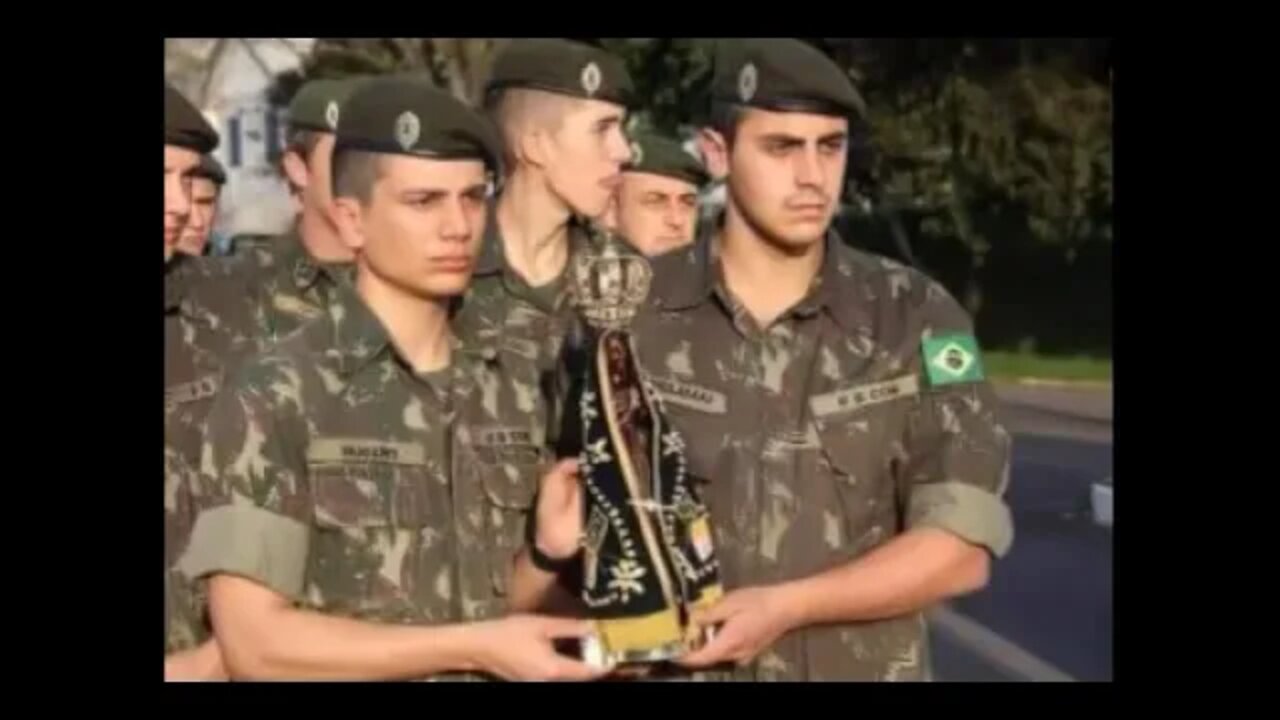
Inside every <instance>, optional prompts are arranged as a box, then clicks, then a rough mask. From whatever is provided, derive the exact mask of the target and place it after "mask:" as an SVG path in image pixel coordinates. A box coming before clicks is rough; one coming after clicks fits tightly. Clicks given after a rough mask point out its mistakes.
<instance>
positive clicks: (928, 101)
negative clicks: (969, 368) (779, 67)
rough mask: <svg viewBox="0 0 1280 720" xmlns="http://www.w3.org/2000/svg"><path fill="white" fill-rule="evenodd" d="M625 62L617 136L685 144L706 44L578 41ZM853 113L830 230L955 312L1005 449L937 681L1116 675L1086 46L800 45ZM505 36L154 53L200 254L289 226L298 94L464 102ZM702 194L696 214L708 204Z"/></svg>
mask: <svg viewBox="0 0 1280 720" xmlns="http://www.w3.org/2000/svg"><path fill="white" fill-rule="evenodd" d="M574 39H576V40H580V41H585V42H590V43H593V44H597V45H600V46H602V47H605V48H607V49H609V50H611V51H613V52H615V53H617V54H618V55H620V56H621V57H623V58H624V59H625V61H626V62H627V64H628V66H629V68H630V70H631V74H632V77H633V79H634V81H635V84H636V99H637V104H636V107H635V112H634V115H633V116H632V118H631V119H630V121H629V124H630V125H631V127H632V128H636V127H640V126H647V127H653V128H656V129H659V130H662V131H665V132H666V133H669V134H671V135H674V136H678V137H681V138H683V139H685V140H691V138H692V133H693V130H694V128H695V127H696V126H697V124H698V123H699V122H700V121H701V120H702V119H703V113H704V112H705V109H706V106H707V87H708V84H709V81H710V69H711V58H712V43H713V41H712V40H710V39H697V38H693V39H671V38H574ZM804 40H806V41H807V42H810V43H812V44H813V45H814V46H816V47H818V48H819V49H821V50H822V51H824V52H825V53H827V54H828V55H829V56H830V57H832V58H833V59H834V60H836V61H837V62H838V63H839V64H840V65H841V66H843V67H845V68H847V70H848V72H849V74H850V77H851V78H852V79H853V81H854V83H855V85H856V86H857V87H858V89H859V90H860V91H861V92H862V94H863V96H864V98H865V99H866V101H867V105H868V109H869V112H868V118H867V120H866V122H865V123H864V125H863V126H862V127H860V128H858V129H857V131H856V133H855V141H854V142H852V143H851V148H850V153H851V154H850V166H849V173H848V180H847V185H846V188H845V195H844V203H843V207H842V210H841V212H840V215H839V217H838V219H837V226H838V228H839V230H840V231H841V233H842V235H843V237H844V238H845V240H846V241H847V242H849V243H850V244H852V245H854V246H856V247H859V248H862V249H866V250H869V251H871V252H876V253H880V254H883V255H886V256H889V257H892V258H894V259H896V260H899V261H901V262H904V263H907V264H910V265H913V266H915V267H917V268H919V269H921V270H922V271H924V272H926V273H927V274H929V275H930V276H932V277H933V278H935V279H937V280H938V281H940V282H942V283H943V284H944V285H946V286H947V287H948V288H949V289H950V290H951V292H952V293H953V294H954V295H955V296H956V297H957V299H959V300H960V301H961V302H962V303H963V304H964V305H965V307H966V308H967V309H968V310H969V311H970V312H971V313H972V314H973V316H974V318H975V320H976V323H977V328H978V335H979V340H980V341H981V343H982V345H983V347H984V350H985V355H984V359H985V362H986V366H987V372H988V375H990V376H991V377H993V378H994V379H995V380H996V382H997V387H998V389H999V392H1000V395H1001V397H1002V399H1003V400H1004V402H1005V409H1006V416H1007V419H1008V422H1009V424H1010V426H1011V429H1012V430H1013V432H1014V434H1015V449H1014V475H1013V481H1012V484H1011V488H1010V492H1009V499H1010V502H1011V503H1012V505H1013V508H1014V516H1015V522H1016V524H1017V525H1016V532H1017V538H1016V540H1015V544H1014V549H1013V551H1012V553H1011V554H1010V556H1009V557H1008V558H1007V559H1006V560H1004V561H1002V562H1000V563H998V564H997V565H996V566H995V574H994V577H993V579H992V583H991V585H990V587H988V588H987V589H986V590H984V591H983V592H981V593H978V594H976V595H974V596H972V597H969V598H965V599H963V600H960V601H958V602H955V603H952V604H951V605H950V606H949V607H944V608H939V609H938V611H937V612H935V613H934V615H933V620H934V622H933V627H934V634H933V638H934V639H933V645H934V653H935V660H936V663H935V664H936V666H937V669H938V675H939V676H940V679H942V680H956V681H981V680H1031V681H1044V680H1086V681H1087V680H1110V679H1111V676H1112V660H1111V650H1112V639H1111V638H1112V628H1113V625H1112V608H1111V591H1112V582H1111V577H1112V576H1111V567H1112V565H1111V549H1112V544H1111V528H1112V526H1113V520H1112V514H1111V502H1112V500H1111V498H1112V493H1113V487H1114V483H1113V478H1112V472H1111V447H1112V431H1111V418H1112V392H1111V343H1112V322H1111V320H1112V298H1111V288H1112V266H1111V262H1112V243H1113V232H1112V202H1113V191H1112V173H1113V170H1112V168H1113V161H1112V77H1113V73H1112V63H1111V41H1110V40H1109V39H1098V38H1067V39H1045V38H1035V39H1028V38H1003V39H974V38H944V39H930V38H804ZM504 42H506V40H505V39H503V38H461V39H460V38H382V39H351V38H255V39H235V38H232V39H226V38H222V39H214V38H204V39H169V40H166V41H165V76H166V79H167V80H169V81H170V82H172V83H174V84H175V86H176V87H177V88H178V89H179V90H181V91H182V92H183V93H184V94H186V95H187V97H189V98H192V99H193V100H194V101H195V102H196V103H197V104H198V105H199V106H200V107H201V108H202V109H203V110H204V112H205V113H206V114H207V115H208V117H209V119H210V120H211V121H212V122H213V123H214V124H215V126H216V127H217V128H218V129H219V131H220V132H221V133H222V136H223V138H224V140H223V142H222V144H221V145H220V146H219V148H218V150H217V153H216V154H217V156H218V159H219V160H221V161H222V163H223V165H224V166H225V167H226V168H227V171H228V172H227V174H228V182H227V184H226V187H225V189H224V190H223V194H222V198H221V200H220V202H219V203H218V211H217V220H216V224H215V233H214V240H213V243H212V246H213V252H217V251H218V248H220V247H225V242H226V240H227V239H228V238H230V237H233V236H235V235H239V234H245V233H249V234H257V233H275V232H281V231H283V230H285V229H286V228H287V227H288V225H289V224H290V222H291V220H292V216H293V208H292V206H291V204H290V200H289V197H288V192H287V189H286V187H285V185H284V183H283V180H282V179H281V177H280V175H279V172H278V170H277V160H278V157H279V154H280V152H281V150H282V148H283V146H284V131H285V123H284V120H285V117H284V107H285V106H286V105H287V104H288V102H289V100H290V98H292V96H293V93H294V92H296V90H297V88H298V87H299V86H300V84H301V83H302V82H303V81H304V80H305V79H311V78H320V77H341V76H345V75H351V74H368V73H384V72H392V71H396V72H399V71H414V72H419V73H421V74H422V75H423V76H424V77H426V78H429V79H430V80H431V81H432V82H434V83H435V84H436V85H437V86H439V87H442V88H447V89H449V90H450V91H451V92H453V93H454V94H455V95H456V96H458V97H460V98H462V99H464V100H467V101H469V102H473V103H474V102H476V101H477V100H478V98H479V93H480V91H481V89H482V87H483V84H484V81H485V79H486V77H487V74H488V70H489V65H490V63H491V61H492V59H493V57H494V55H495V54H496V52H497V51H498V50H499V49H500V48H501V47H502V45H503V43H504ZM721 198H722V195H721V193H720V191H719V188H712V189H710V190H709V191H708V193H707V196H706V197H705V198H704V199H703V200H704V212H705V213H706V214H711V213H713V212H715V209H716V207H717V206H718V204H719V203H720V202H721V201H722V199H721Z"/></svg>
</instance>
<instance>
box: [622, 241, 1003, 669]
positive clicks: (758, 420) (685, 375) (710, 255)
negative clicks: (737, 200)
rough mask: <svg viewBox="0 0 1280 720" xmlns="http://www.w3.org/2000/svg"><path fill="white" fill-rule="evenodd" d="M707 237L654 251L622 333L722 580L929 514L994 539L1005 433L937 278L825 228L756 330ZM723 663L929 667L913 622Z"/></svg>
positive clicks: (819, 631)
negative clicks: (695, 493) (642, 300)
mask: <svg viewBox="0 0 1280 720" xmlns="http://www.w3.org/2000/svg"><path fill="white" fill-rule="evenodd" d="M715 246H716V244H715V241H713V240H712V239H711V237H710V236H706V237H704V238H702V239H700V240H699V242H697V243H695V244H694V245H693V246H690V247H689V248H683V249H680V250H676V251H673V252H671V253H668V254H666V255H663V256H660V257H659V258H656V259H655V260H654V261H653V263H654V265H653V267H654V281H653V288H652V291H651V293H650V298H649V303H648V304H647V305H646V307H645V309H644V310H643V311H642V312H641V314H640V315H639V316H638V317H637V318H636V321H635V324H634V327H633V330H634V333H635V342H636V347H637V351H638V354H639V359H640V364H641V365H642V367H643V368H644V371H645V372H646V375H647V376H648V378H649V380H650V382H651V383H652V385H653V386H654V388H655V390H657V391H658V393H659V394H660V395H661V396H662V398H663V400H664V405H665V408H666V410H667V413H668V414H669V416H670V417H669V418H668V420H669V421H670V422H671V423H672V425H673V426H674V427H676V429H678V430H679V431H680V432H681V433H682V435H683V437H684V441H685V446H686V449H685V452H686V454H687V458H688V463H689V468H690V472H691V474H692V475H694V476H696V477H698V478H700V479H701V480H702V481H703V483H704V486H703V488H702V490H701V492H702V496H703V498H704V499H705V501H706V502H707V504H708V506H709V508H710V511H711V515H712V521H713V524H714V527H715V531H714V537H715V539H716V548H717V553H718V555H719V559H720V564H721V568H722V573H723V579H724V583H725V587H726V589H727V590H730V591H731V590H732V589H733V588H736V587H744V586H754V585H768V584H774V583H780V582H785V581H789V580H795V579H799V578H803V577H807V576H811V575H814V574H818V573H821V572H823V571H826V570H829V569H832V568H835V567H837V566H840V565H842V564H845V563H848V562H849V561H851V560H853V559H855V558H858V557H860V556H862V555H864V554H866V553H867V552H869V551H871V550H872V549H874V548H876V547H878V546H880V545H882V544H884V543H885V542H887V541H889V540H891V539H892V538H893V537H894V536H896V535H899V534H901V533H903V532H904V531H906V530H909V529H912V528H920V527H926V526H927V527H936V528H942V529H945V530H947V531H950V532H953V533H955V534H957V535H959V536H960V537H962V538H965V539H966V540H969V541H971V542H973V543H977V544H979V545H982V546H985V547H986V548H988V549H989V550H990V552H991V553H993V554H994V555H996V556H999V555H1002V554H1003V553H1005V552H1006V551H1007V549H1008V547H1009V545H1010V542H1011V539H1012V523H1011V519H1010V514H1009V511H1008V509H1007V507H1006V505H1005V504H1004V502H1003V500H1002V495H1003V493H1004V491H1005V488H1006V484H1007V482H1008V458H1009V447H1010V439H1009V435H1008V434H1007V433H1006V431H1005V430H1004V428H1003V427H1001V425H1000V424H999V421H998V418H997V416H996V412H997V407H996V398H995V396H994V394H993V391H992V389H991V387H990V386H989V385H988V384H987V382H986V381H985V380H983V379H981V373H980V368H981V360H980V358H979V357H978V349H977V347H976V344H975V343H973V341H972V332H973V330H972V327H971V324H970V322H969V319H968V317H967V315H966V314H965V313H964V312H963V310H962V309H961V308H960V307H959V306H958V305H957V304H956V303H955V302H954V301H953V300H952V298H951V297H950V296H949V295H948V294H947V292H946V291H945V290H944V289H943V288H942V286H940V285H938V284H937V283H935V282H933V281H931V280H929V279H928V278H926V277H924V276H923V275H921V274H920V273H918V272H916V271H914V270H910V269H907V268H905V267H903V266H901V265H898V264H896V263H893V262H891V261H888V260H885V259H881V258H877V257H874V256H872V255H869V254H866V253H862V252H859V251H856V250H853V249H851V248H849V247H846V246H845V245H844V244H843V243H842V242H841V241H840V240H839V239H838V237H837V236H836V235H835V233H834V232H832V233H830V234H829V236H828V239H827V241H826V248H825V251H826V252H825V258H824V264H823V267H822V269H821V271H820V273H819V276H818V278H817V279H816V282H815V283H814V287H813V289H812V290H811V291H810V293H809V294H808V296H807V297H806V298H805V299H804V300H802V301H801V302H800V303H798V304H797V305H796V306H795V307H793V308H792V309H791V310H790V311H788V312H787V313H785V314H784V315H783V316H781V317H780V318H779V319H778V320H776V321H775V322H774V323H773V324H772V325H771V326H770V327H769V328H767V329H761V328H759V327H758V326H757V324H756V323H755V321H754V320H753V319H752V318H751V316H750V315H749V313H747V312H746V311H745V309H743V308H742V307H741V305H740V304H739V303H738V302H737V301H735V300H734V298H733V297H732V296H731V295H730V294H729V293H728V291H727V290H726V289H725V285H724V283H723V282H722V279H721V274H720V270H719V267H720V266H719V263H718V261H717V260H716V255H715V249H714V248H715ZM700 676H701V677H718V675H717V674H716V673H707V674H701V675H700ZM726 677H727V676H726ZM732 677H734V678H737V679H748V680H920V679H928V678H929V677H930V662H929V657H928V642H927V639H926V626H925V621H924V618H923V616H922V615H921V614H919V613H912V614H909V615H905V616H902V617H897V618H892V619H888V620H883V621H876V622H859V623H851V624H848V625H843V626H841V625H832V626H815V627H808V628H801V629H798V630H796V631H793V632H791V633H788V634H787V635H784V636H783V637H782V638H780V639H779V640H778V641H777V643H776V644H775V645H774V646H773V647H772V648H770V649H769V650H767V651H765V652H764V653H762V654H761V656H759V657H758V658H756V660H755V662H753V663H752V664H751V665H749V666H747V667H744V668H741V669H739V670H737V671H735V672H733V673H732Z"/></svg>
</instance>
